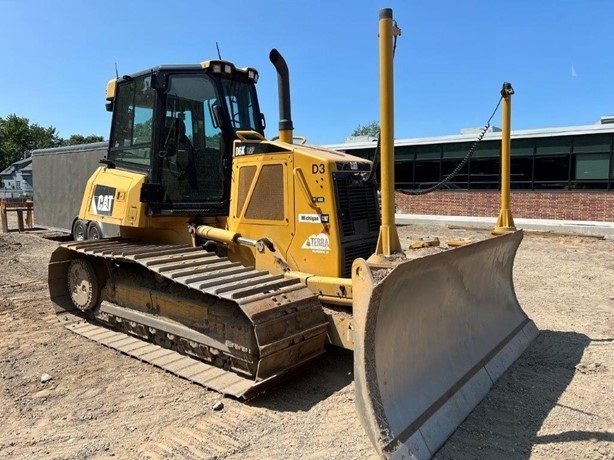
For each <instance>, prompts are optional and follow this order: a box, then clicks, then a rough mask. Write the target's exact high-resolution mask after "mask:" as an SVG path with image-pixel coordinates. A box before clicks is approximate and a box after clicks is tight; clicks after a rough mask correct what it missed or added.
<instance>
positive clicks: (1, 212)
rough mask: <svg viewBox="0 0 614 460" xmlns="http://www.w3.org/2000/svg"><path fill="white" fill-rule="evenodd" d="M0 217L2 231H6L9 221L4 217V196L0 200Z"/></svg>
mask: <svg viewBox="0 0 614 460" xmlns="http://www.w3.org/2000/svg"><path fill="white" fill-rule="evenodd" d="M0 218H1V219H2V233H8V232H9V221H8V219H7V218H6V198H2V200H0Z"/></svg>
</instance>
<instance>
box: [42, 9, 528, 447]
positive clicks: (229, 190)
mask: <svg viewBox="0 0 614 460" xmlns="http://www.w3.org/2000/svg"><path fill="white" fill-rule="evenodd" d="M398 34H400V30H399V29H398V28H397V27H396V25H395V23H394V21H393V18H392V11H391V10H390V9H383V10H381V11H380V19H379V36H380V38H379V41H380V45H379V46H380V75H381V84H380V95H381V119H380V122H381V129H382V138H381V139H382V142H381V151H382V159H381V211H380V203H379V199H378V188H379V186H378V184H377V182H376V180H375V179H374V176H375V174H373V172H372V168H373V167H374V165H373V164H372V163H371V162H369V161H366V160H364V159H361V158H357V157H354V156H350V155H348V154H345V153H340V152H338V151H331V150H327V149H325V148H322V147H318V146H312V145H307V144H306V143H305V142H304V139H302V138H298V137H295V136H294V134H293V125H292V120H291V114H290V96H289V78H288V69H287V66H286V63H285V61H284V59H283V58H282V56H281V55H280V54H279V52H277V51H276V50H272V51H271V53H270V59H271V61H272V63H273V65H274V66H275V68H276V69H277V73H278V86H279V107H280V122H279V135H278V138H277V137H276V138H274V139H270V140H269V139H267V138H265V135H264V130H265V126H264V116H263V115H262V114H261V112H260V109H259V105H258V98H257V94H256V82H257V80H258V72H257V71H256V69H253V68H250V67H247V68H238V67H236V66H235V65H233V64H232V63H230V62H227V61H224V60H221V59H218V60H210V61H206V62H203V63H201V64H198V65H163V66H159V67H156V68H153V69H148V70H146V71H143V72H139V73H135V74H132V75H126V76H123V77H121V78H116V79H114V80H112V81H110V82H109V84H108V86H107V101H108V102H107V109H108V110H110V111H112V113H113V118H112V123H111V133H110V141H109V149H108V155H107V156H106V157H105V158H104V159H103V160H102V164H101V166H100V167H99V168H98V169H97V170H96V171H95V173H94V174H93V175H92V177H91V179H90V180H89V182H88V184H87V187H86V189H85V192H84V196H83V202H82V206H81V210H80V215H79V220H78V221H77V222H76V223H75V224H76V225H75V228H77V229H78V230H79V232H78V234H79V235H86V237H85V239H84V240H83V241H76V242H71V243H65V244H62V245H60V246H59V247H58V249H57V250H55V251H54V253H53V254H52V256H51V260H50V264H49V291H50V297H51V299H52V301H53V302H54V304H55V307H56V310H57V312H58V317H59V318H60V320H61V321H62V322H63V323H64V324H65V326H66V327H67V328H69V329H70V330H72V331H74V332H76V333H78V334H81V335H83V336H85V337H88V338H90V339H92V340H95V341H97V342H99V343H102V344H104V345H107V346H109V347H112V348H114V349H117V350H119V351H121V352H123V353H126V354H128V355H131V356H134V357H137V358H138V359H141V360H143V361H146V362H149V363H151V364H154V365H156V366H158V367H160V368H162V369H166V370H167V371H169V372H172V373H174V374H177V375H179V376H181V377H184V378H186V379H189V380H191V381H193V382H196V383H199V384H201V385H203V386H205V387H207V388H210V389H213V390H215V391H218V392H220V393H222V394H225V395H231V396H234V397H238V398H246V399H247V398H252V397H254V396H256V395H258V394H259V393H261V392H263V391H264V390H265V389H266V388H268V387H270V386H271V385H275V384H277V383H279V382H280V381H281V380H283V379H284V378H287V377H288V376H289V375H291V374H293V373H295V372H296V371H298V370H300V369H301V368H303V367H305V364H306V363H308V362H310V361H311V360H313V359H315V358H317V357H318V356H320V355H321V354H323V353H325V351H326V346H328V345H329V344H332V345H336V346H340V347H344V348H347V349H352V350H354V370H355V372H354V378H355V388H356V403H357V412H358V414H359V417H360V419H361V422H362V423H363V425H364V427H365V429H366V431H367V433H368V435H369V437H370V439H371V441H372V442H373V445H374V446H375V448H376V449H377V451H378V452H379V454H380V455H382V456H383V457H394V458H414V457H415V458H428V457H430V456H431V455H433V454H434V452H435V451H436V450H437V449H438V448H439V447H440V446H441V445H442V444H443V442H444V441H445V440H446V439H447V438H448V437H449V436H450V434H451V433H452V432H453V431H454V430H455V429H456V427H457V426H458V425H459V424H460V422H461V421H462V420H463V419H464V418H465V417H466V416H467V415H468V414H469V412H471V410H472V409H473V407H475V405H477V404H478V402H479V401H480V400H481V399H482V398H483V397H484V395H485V394H486V393H487V392H488V390H489V388H490V387H491V386H492V384H493V382H494V381H495V380H496V379H497V378H498V377H499V376H500V375H501V374H502V373H503V372H504V371H505V369H507V368H508V367H509V365H510V364H511V363H512V362H513V361H514V360H515V359H516V358H517V357H518V356H519V355H520V354H521V353H522V351H523V350H524V349H525V348H526V346H527V345H528V344H529V342H530V341H531V339H532V338H533V337H534V336H535V335H536V334H537V330H536V328H535V326H534V324H533V322H532V321H531V320H530V319H529V318H527V316H526V315H525V314H524V312H523V311H522V309H521V307H520V305H519V304H518V301H517V299H516V295H515V292H514V287H513V281H512V265H513V261H514V257H515V253H516V250H517V248H518V246H519V244H520V241H521V239H522V232H520V231H518V232H509V233H506V234H505V235H502V236H497V237H493V238H491V239H488V240H485V241H481V242H478V243H474V244H469V245H466V246H463V247H460V248H458V249H453V250H449V251H446V252H441V253H438V254H435V255H430V256H426V257H422V258H418V259H415V260H406V259H405V258H404V257H403V254H402V250H401V246H400V244H399V237H398V235H397V232H396V227H395V224H394V195H393V194H394V177H393V164H394V160H393V117H392V113H393V110H392V55H393V47H392V43H393V39H394V37H395V36H396V35H398ZM109 235H112V236H111V237H108V236H109Z"/></svg>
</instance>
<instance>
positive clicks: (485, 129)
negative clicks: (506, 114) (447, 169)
mask: <svg viewBox="0 0 614 460" xmlns="http://www.w3.org/2000/svg"><path fill="white" fill-rule="evenodd" d="M502 100H503V96H501V97H500V98H499V102H497V105H496V106H495V110H493V112H492V114H491V115H490V118H489V119H488V121H487V122H486V124H485V125H484V127H483V128H482V129H481V130H480V133H479V134H478V137H477V138H476V139H475V140H474V141H473V143H472V144H471V147H469V150H468V151H467V155H465V158H463V159H462V160H461V162H460V163H459V164H458V166H456V168H454V170H453V171H452V172H451V173H450V174H448V175H447V176H446V177H444V178H443V179H442V180H441V182H439V183H437V184H435V185H433V186H432V187H429V188H426V189H424V190H404V189H399V190H397V191H398V192H400V193H404V194H405V195H424V194H426V193H431V192H434V191H435V190H438V189H440V188H441V187H443V186H444V185H445V184H447V183H448V182H450V181H451V180H452V178H453V177H454V176H456V175H457V174H458V173H459V172H460V170H461V169H463V166H465V165H466V164H467V162H468V161H469V158H471V157H472V156H473V154H474V152H475V151H476V150H477V148H478V145H479V144H480V142H482V139H484V136H485V135H486V133H487V132H488V128H490V122H491V120H492V118H493V117H494V116H495V113H497V110H498V109H499V106H500V105H501V101H502Z"/></svg>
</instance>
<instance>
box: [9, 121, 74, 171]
mask: <svg viewBox="0 0 614 460" xmlns="http://www.w3.org/2000/svg"><path fill="white" fill-rule="evenodd" d="M59 145H62V139H60V137H59V136H58V134H57V131H56V129H55V128H54V127H52V126H51V127H49V128H44V127H42V126H39V125H38V124H36V123H32V124H30V120H28V119H27V118H23V117H18V116H17V115H15V114H11V115H8V116H7V117H6V118H1V117H0V171H2V170H4V169H5V168H7V167H8V166H9V165H10V164H11V163H14V162H15V161H17V160H19V159H21V158H23V157H25V156H27V155H28V154H29V152H30V151H31V150H34V149H44V148H48V147H57V146H59Z"/></svg>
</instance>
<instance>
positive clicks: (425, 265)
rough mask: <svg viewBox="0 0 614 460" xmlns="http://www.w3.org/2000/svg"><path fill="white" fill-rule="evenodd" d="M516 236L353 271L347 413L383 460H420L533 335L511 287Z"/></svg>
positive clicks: (357, 267)
mask: <svg viewBox="0 0 614 460" xmlns="http://www.w3.org/2000/svg"><path fill="white" fill-rule="evenodd" d="M521 240H522V231H518V232H514V233H510V234H506V235H503V236H498V237H495V238H491V239H488V240H485V241H481V242H479V243H475V244H471V245H467V246H464V247H460V248H457V249H453V250H450V251H447V252H442V253H438V254H436V255H431V256H427V257H423V258H420V259H415V260H411V261H406V262H402V263H400V264H398V265H396V266H395V267H394V268H393V269H392V270H390V271H389V273H388V274H387V275H386V276H385V277H383V276H382V274H381V271H380V270H378V271H372V270H371V269H370V268H369V266H368V265H367V263H366V262H365V261H363V260H362V259H359V260H357V261H356V262H354V266H353V268H352V277H353V278H352V284H353V289H354V310H353V311H354V321H355V327H356V336H355V348H354V373H355V386H356V404H357V409H358V413H359V417H360V419H361V422H362V424H363V425H364V427H365V429H366V431H367V433H368V435H369V437H370V439H371V442H372V443H373V444H374V446H375V448H376V449H377V450H378V452H379V453H380V454H381V455H382V456H383V457H386V458H404V459H408V458H418V459H422V458H430V457H431V456H432V455H433V454H434V453H435V452H436V451H437V449H439V448H440V447H441V446H442V445H443V443H444V442H445V440H446V439H447V438H448V437H449V436H450V435H451V434H452V433H453V432H454V430H455V429H456V428H457V426H458V425H459V424H460V423H461V422H462V421H463V420H464V419H465V417H467V415H468V414H469V413H470V412H471V411H472V410H473V408H474V407H475V406H476V405H477V404H478V403H479V402H480V401H481V400H482V398H484V396H485V395H486V394H487V393H488V391H489V389H490V387H491V386H492V385H493V383H494V382H495V381H496V380H497V379H498V378H499V377H500V376H501V375H502V374H503V372H505V370H506V369H507V368H508V367H509V366H510V365H511V364H512V363H513V362H514V361H515V360H516V358H518V357H519V356H520V355H521V354H522V352H523V351H524V349H525V348H526V347H527V346H528V344H529V343H530V342H531V340H533V339H534V338H535V337H536V336H537V334H538V330H537V328H536V327H535V324H534V323H533V321H531V320H530V319H529V318H528V317H527V315H526V314H525V313H524V312H523V311H522V309H521V307H520V305H519V303H518V300H517V298H516V294H515V291H514V285H513V280H512V267H513V262H514V257H515V254H516V250H517V249H518V246H519V245H520V241H521Z"/></svg>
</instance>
